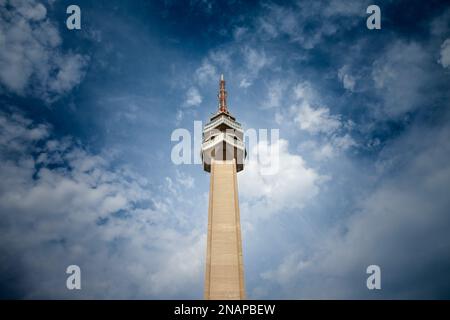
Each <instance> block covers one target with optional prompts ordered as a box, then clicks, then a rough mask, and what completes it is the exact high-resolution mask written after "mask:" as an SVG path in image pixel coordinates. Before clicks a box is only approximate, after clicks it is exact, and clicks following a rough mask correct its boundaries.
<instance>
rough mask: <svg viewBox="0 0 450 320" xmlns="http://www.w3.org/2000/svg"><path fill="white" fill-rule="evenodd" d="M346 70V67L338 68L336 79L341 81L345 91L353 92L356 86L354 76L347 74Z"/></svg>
mask: <svg viewBox="0 0 450 320" xmlns="http://www.w3.org/2000/svg"><path fill="white" fill-rule="evenodd" d="M348 69H349V67H348V66H343V67H342V68H340V69H339V70H338V78H339V80H341V82H342V85H343V86H344V88H345V89H347V90H349V91H354V90H355V85H356V79H355V77H354V76H352V75H351V74H349V71H348Z"/></svg>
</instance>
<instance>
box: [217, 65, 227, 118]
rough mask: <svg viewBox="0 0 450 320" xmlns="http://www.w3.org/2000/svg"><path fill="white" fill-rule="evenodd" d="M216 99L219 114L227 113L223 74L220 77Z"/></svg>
mask: <svg viewBox="0 0 450 320" xmlns="http://www.w3.org/2000/svg"><path fill="white" fill-rule="evenodd" d="M218 98H219V112H224V113H228V107H227V91H226V90H225V80H224V78H223V74H221V75H220V82H219V94H218Z"/></svg>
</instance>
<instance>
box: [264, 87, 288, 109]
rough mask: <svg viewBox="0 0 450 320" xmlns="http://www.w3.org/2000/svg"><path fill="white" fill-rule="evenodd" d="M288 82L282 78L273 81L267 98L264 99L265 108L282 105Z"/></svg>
mask: <svg viewBox="0 0 450 320" xmlns="http://www.w3.org/2000/svg"><path fill="white" fill-rule="evenodd" d="M285 90H286V84H285V83H283V82H282V81H280V80H274V81H271V82H270V83H269V85H268V88H267V99H266V100H264V103H263V106H264V107H265V108H276V107H279V106H280V105H281V102H282V99H283V95H284V92H285Z"/></svg>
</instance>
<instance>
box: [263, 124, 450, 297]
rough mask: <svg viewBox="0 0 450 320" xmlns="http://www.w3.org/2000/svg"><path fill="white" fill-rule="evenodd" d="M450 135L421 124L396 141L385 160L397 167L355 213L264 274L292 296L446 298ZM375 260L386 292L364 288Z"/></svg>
mask: <svg viewBox="0 0 450 320" xmlns="http://www.w3.org/2000/svg"><path fill="white" fill-rule="evenodd" d="M449 138H450V128H449V127H448V125H446V126H445V127H443V128H439V129H432V128H424V127H421V128H420V127H416V128H413V129H412V130H410V131H408V132H407V133H406V134H405V135H404V136H402V137H400V138H399V139H397V140H396V141H394V142H393V143H392V144H390V145H389V146H388V147H387V148H386V149H385V150H384V152H383V153H382V155H381V159H380V160H381V161H383V162H389V163H391V165H390V166H389V167H388V168H386V169H385V171H384V172H383V175H384V176H383V179H379V180H378V182H377V183H376V186H375V187H374V189H373V190H367V193H366V194H365V195H364V196H361V197H360V199H359V201H357V203H356V208H355V210H354V212H353V213H352V214H351V215H349V216H346V217H343V218H342V219H341V220H340V221H338V223H337V224H336V225H335V226H334V227H333V228H331V229H329V230H327V231H326V232H322V234H321V236H320V239H319V240H318V241H314V242H311V243H310V244H302V245H300V247H299V248H298V249H295V250H290V252H289V253H287V254H286V255H285V256H284V258H283V259H282V260H281V262H280V263H279V265H278V266H276V267H273V268H269V269H267V270H266V271H264V272H262V273H261V278H262V279H264V280H268V281H269V283H271V284H276V286H277V287H276V290H279V297H286V298H290V299H293V298H310V299H320V298H328V299H349V298H350V299H352V298H358V299H361V298H369V299H370V298H375V297H376V298H385V299H407V298H409V299H412V298H415V299H421V298H431V297H436V298H438V297H440V298H443V297H445V296H447V292H448V281H447V279H448V275H447V274H446V272H445V271H444V270H448V268H449V267H450V256H449V253H448V243H449V235H448V229H449V227H450V219H449V215H448V206H449V201H448V195H447V194H448V192H447V189H448V185H449V184H450V165H449V162H448V158H449V155H450V147H449V144H448V143H446V142H447V141H448V139H449ZM316 240H317V239H316ZM371 264H376V265H379V266H380V267H381V271H382V288H383V286H384V289H382V290H381V291H379V292H373V291H369V290H367V288H366V286H365V281H366V278H367V275H366V274H365V270H366V268H367V266H369V265H371ZM383 283H384V285H383ZM266 285H268V283H266ZM271 288H272V290H274V289H273V287H271ZM261 291H262V292H264V290H263V289H261ZM263 298H264V297H263Z"/></svg>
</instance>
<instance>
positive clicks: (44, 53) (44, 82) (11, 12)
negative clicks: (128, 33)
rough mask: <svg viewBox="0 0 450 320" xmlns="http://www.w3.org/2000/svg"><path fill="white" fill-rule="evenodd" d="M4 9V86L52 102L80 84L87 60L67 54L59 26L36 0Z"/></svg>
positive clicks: (0, 79)
mask: <svg viewBox="0 0 450 320" xmlns="http://www.w3.org/2000/svg"><path fill="white" fill-rule="evenodd" d="M8 6H9V7H8V8H7V7H6V3H4V4H2V5H1V6H0V11H1V14H0V25H1V27H0V46H1V47H2V48H5V50H1V51H0V85H2V86H4V87H5V88H6V89H8V90H10V91H11V92H13V93H15V94H18V95H32V96H36V97H39V98H41V99H44V100H45V101H47V102H52V101H54V100H56V99H58V98H59V97H60V96H61V95H62V94H64V93H66V92H68V91H70V90H71V89H72V88H73V87H75V86H76V85H78V84H79V82H80V81H81V80H82V78H83V76H84V72H85V66H86V63H87V57H85V56H82V55H78V54H73V53H63V52H62V51H61V37H60V35H59V32H58V29H57V27H56V26H55V25H54V24H52V23H51V22H50V20H49V19H47V18H46V13H47V11H46V9H45V7H44V6H43V5H42V4H40V3H37V2H36V1H13V2H9V4H8Z"/></svg>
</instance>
